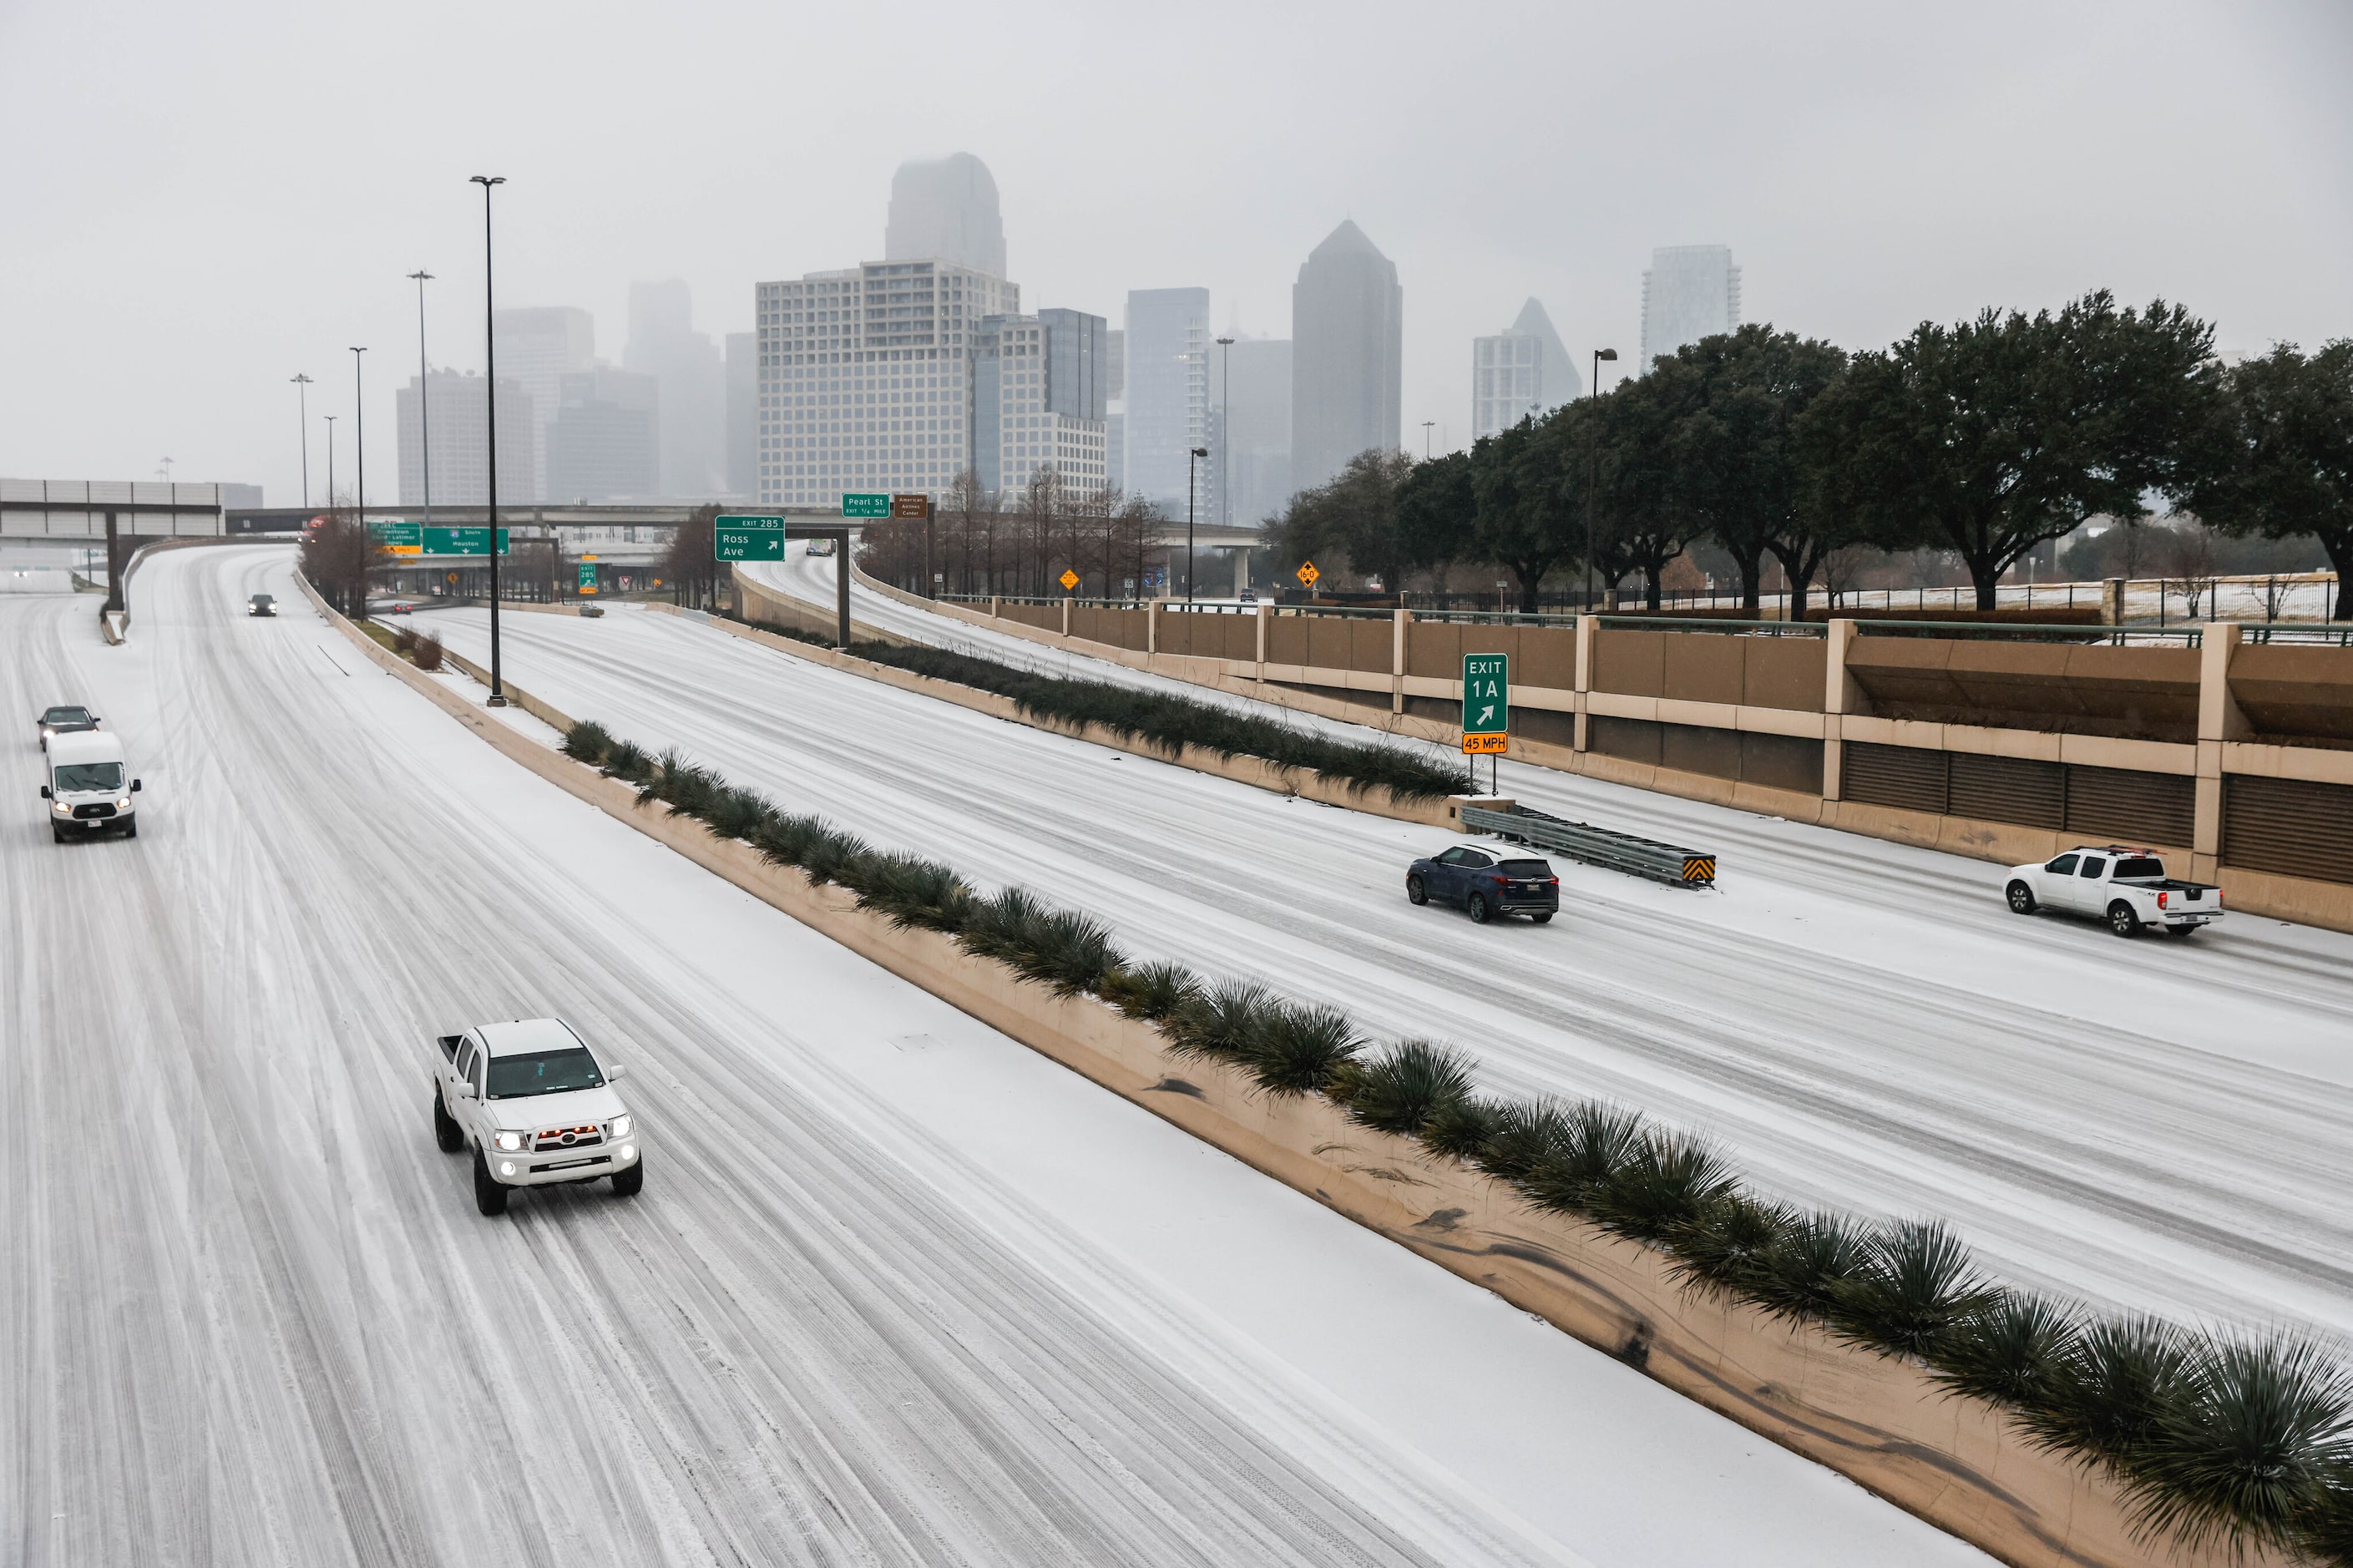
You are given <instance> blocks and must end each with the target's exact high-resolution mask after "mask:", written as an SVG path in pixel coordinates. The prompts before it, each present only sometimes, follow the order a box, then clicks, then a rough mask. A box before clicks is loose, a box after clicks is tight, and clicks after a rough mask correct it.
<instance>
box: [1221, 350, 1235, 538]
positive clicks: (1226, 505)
mask: <svg viewBox="0 0 2353 1568" xmlns="http://www.w3.org/2000/svg"><path fill="white" fill-rule="evenodd" d="M1218 346H1219V348H1221V349H1223V350H1225V351H1226V355H1225V381H1224V383H1223V384H1222V386H1221V387H1220V389H1219V393H1218V521H1219V524H1221V525H1222V526H1224V527H1227V528H1231V527H1233V525H1234V503H1233V500H1232V496H1233V493H1234V462H1233V458H1234V443H1233V438H1232V436H1231V433H1230V432H1231V429H1232V426H1233V423H1234V340H1233V339H1231V338H1219V340H1218Z"/></svg>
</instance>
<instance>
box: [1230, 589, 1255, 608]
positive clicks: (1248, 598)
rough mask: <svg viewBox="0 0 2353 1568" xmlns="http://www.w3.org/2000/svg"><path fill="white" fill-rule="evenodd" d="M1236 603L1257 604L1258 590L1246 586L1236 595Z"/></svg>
mask: <svg viewBox="0 0 2353 1568" xmlns="http://www.w3.org/2000/svg"><path fill="white" fill-rule="evenodd" d="M1234 603H1235V604H1237V605H1255V604H1257V603H1258V590H1257V589H1255V588H1244V589H1243V590H1242V591H1241V592H1240V593H1239V594H1236V595H1234Z"/></svg>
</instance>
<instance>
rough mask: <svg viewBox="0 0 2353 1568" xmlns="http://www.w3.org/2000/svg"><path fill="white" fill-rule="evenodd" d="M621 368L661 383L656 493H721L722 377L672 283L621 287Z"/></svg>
mask: <svg viewBox="0 0 2353 1568" xmlns="http://www.w3.org/2000/svg"><path fill="white" fill-rule="evenodd" d="M621 363H623V364H624V365H625V366H627V367H628V369H630V370H633V371H636V372H637V373H638V374H640V375H650V376H652V377H653V378H654V379H655V380H656V381H657V382H659V383H660V384H661V408H660V411H659V416H658V418H659V443H660V447H661V493H662V494H663V495H665V496H668V497H670V498H672V499H674V500H701V499H702V498H704V497H706V496H716V495H723V494H725V493H726V490H727V375H726V370H725V368H724V366H723V364H722V363H721V361H720V357H719V346H718V345H717V344H716V343H713V342H712V341H711V339H710V338H709V337H708V336H707V335H705V334H704V333H702V332H698V331H695V330H694V304H693V300H692V299H691V297H690V296H689V294H688V293H687V289H686V285H685V284H684V283H682V282H681V281H679V280H678V279H670V280H668V281H666V282H661V283H632V284H630V285H629V346H628V350H627V351H626V352H625V353H623V354H622V356H621Z"/></svg>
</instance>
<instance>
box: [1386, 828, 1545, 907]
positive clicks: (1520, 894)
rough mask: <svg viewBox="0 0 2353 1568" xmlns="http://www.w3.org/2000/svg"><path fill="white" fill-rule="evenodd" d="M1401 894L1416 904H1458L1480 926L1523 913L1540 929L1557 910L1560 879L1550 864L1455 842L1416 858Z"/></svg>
mask: <svg viewBox="0 0 2353 1568" xmlns="http://www.w3.org/2000/svg"><path fill="white" fill-rule="evenodd" d="M1405 896H1406V897H1407V898H1408V899H1409V900H1412V901H1413V902H1414V903H1417V904H1426V903H1428V902H1430V900H1432V899H1435V900H1438V901H1439V902H1440V903H1441V904H1460V905H1461V906H1462V908H1463V909H1465V910H1469V911H1470V915H1471V918H1472V920H1474V921H1478V922H1479V923H1480V924H1481V925H1485V924H1486V923H1487V922H1488V921H1491V920H1493V919H1494V918H1495V917H1496V916H1497V915H1525V916H1527V917H1528V919H1530V920H1532V921H1535V923H1536V924H1538V925H1543V924H1544V923H1545V922H1546V921H1549V920H1551V919H1552V917H1553V916H1554V915H1556V914H1557V913H1559V912H1560V879H1559V878H1558V877H1556V876H1555V875H1554V874H1553V869H1552V863H1551V862H1550V861H1547V860H1534V859H1527V858H1511V859H1506V858H1504V857H1503V856H1502V855H1500V854H1498V853H1496V852H1495V851H1494V850H1493V849H1490V848H1487V847H1482V846H1480V845H1476V844H1458V845H1456V846H1455V847H1453V848H1451V849H1449V850H1447V851H1446V852H1445V853H1443V854H1440V855H1433V856H1431V857H1430V858H1428V859H1426V860H1416V861H1415V862H1414V863H1413V865H1412V866H1411V867H1409V868H1408V869H1407V871H1406V874H1405Z"/></svg>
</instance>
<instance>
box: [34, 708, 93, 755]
mask: <svg viewBox="0 0 2353 1568" xmlns="http://www.w3.org/2000/svg"><path fill="white" fill-rule="evenodd" d="M98 722H99V721H98V715H97V714H95V713H93V712H91V711H90V710H89V709H87V708H77V707H74V706H73V705H71V704H70V703H60V704H59V705H58V706H57V707H55V708H45V709H43V710H41V716H40V717H39V718H37V719H36V720H34V721H33V724H34V727H35V728H37V730H39V731H40V732H41V750H43V751H45V752H46V751H47V750H48V749H49V741H50V739H51V738H52V737H54V736H58V735H73V734H79V733H80V732H81V731H85V730H95V729H97V728H98Z"/></svg>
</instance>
